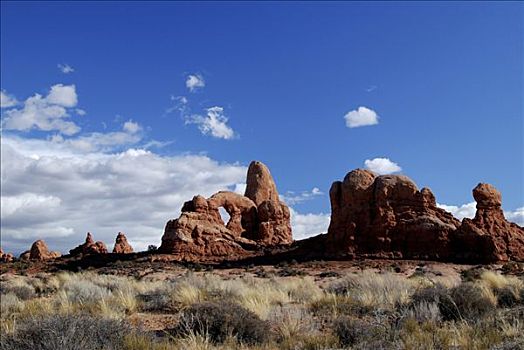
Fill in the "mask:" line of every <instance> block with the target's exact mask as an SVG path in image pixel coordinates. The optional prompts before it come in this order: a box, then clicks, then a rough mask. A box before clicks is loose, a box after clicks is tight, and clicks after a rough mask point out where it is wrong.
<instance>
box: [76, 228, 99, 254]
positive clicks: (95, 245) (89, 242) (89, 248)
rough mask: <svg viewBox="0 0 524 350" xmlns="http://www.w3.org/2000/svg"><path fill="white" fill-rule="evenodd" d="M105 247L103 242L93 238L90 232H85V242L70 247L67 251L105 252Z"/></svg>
mask: <svg viewBox="0 0 524 350" xmlns="http://www.w3.org/2000/svg"><path fill="white" fill-rule="evenodd" d="M106 253H107V247H106V245H105V244H104V242H101V241H97V242H95V240H94V239H93V236H92V235H91V232H88V233H87V237H86V241H85V243H83V244H81V245H79V246H78V247H76V248H74V249H71V250H70V251H69V254H70V255H73V256H75V255H88V254H106Z"/></svg>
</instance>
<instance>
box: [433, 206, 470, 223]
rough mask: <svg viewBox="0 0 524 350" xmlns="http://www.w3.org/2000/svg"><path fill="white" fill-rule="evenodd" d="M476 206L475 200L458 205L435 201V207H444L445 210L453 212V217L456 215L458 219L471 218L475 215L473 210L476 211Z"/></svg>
mask: <svg viewBox="0 0 524 350" xmlns="http://www.w3.org/2000/svg"><path fill="white" fill-rule="evenodd" d="M476 206H477V202H470V203H466V204H462V205H460V206H457V205H446V204H440V203H437V207H439V208H441V209H444V210H445V211H447V212H450V213H451V214H453V216H454V217H456V218H457V219H459V220H462V219H464V218H470V219H471V218H473V217H474V216H475V212H476V211H477V209H476Z"/></svg>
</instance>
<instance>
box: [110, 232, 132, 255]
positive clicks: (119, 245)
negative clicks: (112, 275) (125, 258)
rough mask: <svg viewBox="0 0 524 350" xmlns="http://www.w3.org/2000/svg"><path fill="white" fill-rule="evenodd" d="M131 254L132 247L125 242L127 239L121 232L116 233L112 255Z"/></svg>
mask: <svg viewBox="0 0 524 350" xmlns="http://www.w3.org/2000/svg"><path fill="white" fill-rule="evenodd" d="M132 252H133V247H131V245H130V244H129V242H128V241H127V237H126V235H125V234H123V233H122V232H118V235H117V236H116V240H115V246H114V247H113V253H117V254H129V253H132Z"/></svg>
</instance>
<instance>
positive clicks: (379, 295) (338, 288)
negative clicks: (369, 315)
mask: <svg viewBox="0 0 524 350" xmlns="http://www.w3.org/2000/svg"><path fill="white" fill-rule="evenodd" d="M416 283H417V282H416V281H412V280H408V279H406V278H404V277H403V276H399V275H396V274H392V273H386V274H377V273H373V272H364V273H360V274H355V275H348V276H346V277H345V278H343V279H341V280H340V281H337V282H335V283H334V284H332V285H331V286H329V287H328V291H330V292H332V293H335V294H337V295H347V296H351V297H352V298H353V299H354V300H355V301H358V302H359V303H360V304H361V305H362V306H364V307H370V308H382V309H392V308H394V307H396V306H397V305H399V304H405V303H407V302H408V301H409V297H410V295H411V294H412V292H413V290H414V288H415V284H416Z"/></svg>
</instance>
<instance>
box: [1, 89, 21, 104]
mask: <svg viewBox="0 0 524 350" xmlns="http://www.w3.org/2000/svg"><path fill="white" fill-rule="evenodd" d="M17 104H18V101H17V100H16V98H15V97H14V96H12V95H9V94H8V93H7V92H6V91H5V90H1V91H0V108H9V107H13V106H16V105H17Z"/></svg>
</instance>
